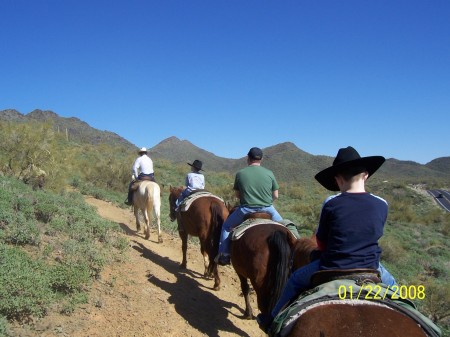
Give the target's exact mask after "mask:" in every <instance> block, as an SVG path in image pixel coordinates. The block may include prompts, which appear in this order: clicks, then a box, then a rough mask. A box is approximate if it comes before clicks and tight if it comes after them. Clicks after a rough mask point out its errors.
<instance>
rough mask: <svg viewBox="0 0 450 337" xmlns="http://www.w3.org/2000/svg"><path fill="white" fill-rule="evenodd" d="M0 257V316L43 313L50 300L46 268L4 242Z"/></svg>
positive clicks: (41, 314) (48, 278)
mask: <svg viewBox="0 0 450 337" xmlns="http://www.w3.org/2000/svg"><path fill="white" fill-rule="evenodd" d="M0 257H1V258H0V270H1V271H2V272H1V273H0V315H2V316H6V317H8V318H10V319H18V320H21V319H24V318H26V317H28V316H30V315H35V316H43V315H44V314H45V313H46V311H47V309H48V307H49V305H50V303H51V302H52V301H53V299H54V294H53V292H52V291H51V288H50V286H49V285H50V274H49V271H48V268H47V267H46V266H45V265H44V264H43V263H42V262H41V261H35V260H33V259H32V258H31V257H29V256H28V255H27V254H26V253H25V252H23V251H21V250H20V249H18V248H15V247H8V246H6V245H4V244H0Z"/></svg>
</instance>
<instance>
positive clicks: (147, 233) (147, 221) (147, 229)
mask: <svg viewBox="0 0 450 337" xmlns="http://www.w3.org/2000/svg"><path fill="white" fill-rule="evenodd" d="M143 213H144V220H145V229H144V233H145V239H146V240H148V239H149V238H150V219H151V218H150V217H149V215H148V212H147V209H144V212H143Z"/></svg>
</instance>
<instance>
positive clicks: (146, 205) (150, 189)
mask: <svg viewBox="0 0 450 337" xmlns="http://www.w3.org/2000/svg"><path fill="white" fill-rule="evenodd" d="M133 209H134V216H135V218H136V229H137V231H138V232H139V231H140V229H141V223H140V221H139V210H141V212H142V214H143V216H144V220H145V226H144V233H145V238H146V239H147V240H148V239H149V238H150V225H151V224H152V222H153V213H154V214H155V217H156V221H157V224H158V242H162V236H161V190H160V188H159V185H158V184H157V183H155V182H153V181H149V180H144V181H141V182H139V187H138V188H137V189H136V190H135V191H134V192H133Z"/></svg>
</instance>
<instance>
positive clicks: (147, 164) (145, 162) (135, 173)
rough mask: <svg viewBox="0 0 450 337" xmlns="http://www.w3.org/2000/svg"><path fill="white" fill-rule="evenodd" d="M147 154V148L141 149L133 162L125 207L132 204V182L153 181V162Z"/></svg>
mask: <svg viewBox="0 0 450 337" xmlns="http://www.w3.org/2000/svg"><path fill="white" fill-rule="evenodd" d="M147 153H148V151H147V148H145V147H142V148H141V149H140V150H139V152H138V154H139V156H138V157H137V158H136V160H135V161H134V164H133V168H132V175H131V183H130V185H129V186H128V197H127V200H125V204H127V205H132V204H133V200H132V199H133V191H132V189H131V186H132V185H133V183H134V182H136V181H139V180H151V181H155V175H154V171H153V161H152V160H151V159H150V157H149V156H148V155H147Z"/></svg>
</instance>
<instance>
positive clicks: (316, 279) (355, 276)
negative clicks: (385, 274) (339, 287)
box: [311, 268, 381, 288]
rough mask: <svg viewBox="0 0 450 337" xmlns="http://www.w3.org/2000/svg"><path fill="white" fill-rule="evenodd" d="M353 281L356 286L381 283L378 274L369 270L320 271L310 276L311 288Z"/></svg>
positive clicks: (374, 270)
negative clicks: (329, 283) (330, 283)
mask: <svg viewBox="0 0 450 337" xmlns="http://www.w3.org/2000/svg"><path fill="white" fill-rule="evenodd" d="M344 279H345V280H353V281H355V282H356V283H357V284H363V283H367V282H373V283H381V276H380V272H379V271H378V270H376V269H371V268H354V269H333V270H320V271H318V272H315V273H314V274H313V275H312V276H311V287H313V288H315V287H317V286H319V285H321V284H323V283H326V282H330V281H336V280H344Z"/></svg>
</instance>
